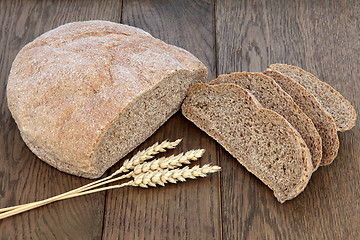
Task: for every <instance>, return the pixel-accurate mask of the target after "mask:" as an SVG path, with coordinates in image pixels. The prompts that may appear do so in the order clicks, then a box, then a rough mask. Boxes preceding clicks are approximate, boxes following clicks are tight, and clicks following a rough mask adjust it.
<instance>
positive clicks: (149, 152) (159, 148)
mask: <svg viewBox="0 0 360 240" xmlns="http://www.w3.org/2000/svg"><path fill="white" fill-rule="evenodd" d="M181 140H182V139H177V140H176V141H174V142H169V141H167V140H165V141H163V142H162V143H160V144H159V143H155V144H154V145H152V146H150V147H148V148H147V149H145V150H143V151H139V152H137V153H136V154H135V155H134V156H133V157H132V158H131V159H128V160H125V161H124V164H123V165H122V166H121V167H120V168H119V169H118V170H117V171H115V172H114V173H113V174H111V175H110V176H108V177H105V178H102V179H99V180H97V181H94V182H91V183H89V184H86V185H84V186H82V187H79V188H76V189H74V190H71V191H68V192H65V193H63V194H60V195H57V196H54V197H52V198H50V199H52V200H56V199H59V200H61V198H62V197H65V196H68V195H71V194H75V193H79V192H82V191H86V190H88V189H92V188H95V187H98V186H100V185H103V184H106V183H107V182H106V181H107V180H109V179H111V178H113V177H114V176H116V175H118V174H120V173H123V172H128V171H130V170H131V169H133V168H134V167H136V166H137V165H138V164H141V163H143V162H144V161H146V160H148V159H151V158H153V156H154V155H156V154H158V153H160V152H166V149H173V148H175V147H176V146H177V145H178V144H179V143H180V142H181ZM129 177H130V176H127V177H125V176H124V177H121V178H116V179H117V180H115V181H118V180H120V179H124V178H129ZM39 202H41V201H39ZM31 204H34V203H26V204H22V205H17V206H13V207H7V208H2V209H0V213H1V212H6V211H10V210H14V209H17V208H19V207H25V206H27V205H31Z"/></svg>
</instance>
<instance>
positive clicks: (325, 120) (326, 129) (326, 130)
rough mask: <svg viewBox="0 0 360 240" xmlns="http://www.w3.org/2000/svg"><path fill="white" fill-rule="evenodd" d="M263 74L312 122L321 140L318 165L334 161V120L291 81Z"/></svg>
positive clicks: (335, 149)
mask: <svg viewBox="0 0 360 240" xmlns="http://www.w3.org/2000/svg"><path fill="white" fill-rule="evenodd" d="M263 73H264V74H265V75H266V76H269V77H272V78H273V79H274V80H275V82H276V83H277V84H279V85H280V87H281V88H282V89H283V90H284V91H285V92H287V93H288V94H289V95H290V96H291V97H292V99H293V100H294V102H295V103H296V104H297V105H298V106H299V107H300V109H301V110H302V111H303V112H304V113H305V114H306V115H307V116H308V117H309V118H310V119H311V120H312V122H313V123H314V125H315V127H316V129H317V131H318V133H319V134H320V137H321V140H322V159H321V163H320V165H322V166H323V165H328V164H330V163H331V162H332V161H333V160H334V159H335V157H336V155H337V152H338V149H339V139H338V136H337V132H336V125H335V122H334V119H333V118H332V117H331V115H330V114H329V113H328V112H327V111H326V110H325V109H324V108H322V107H321V105H320V103H319V102H318V101H317V100H316V98H315V97H314V95H312V94H311V93H310V92H309V91H307V90H306V89H305V88H304V87H303V86H301V85H300V84H299V83H297V82H295V81H294V80H293V79H291V78H289V77H287V76H285V75H283V74H281V73H280V72H277V71H273V70H267V71H265V72H263Z"/></svg>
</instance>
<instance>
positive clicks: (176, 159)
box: [132, 149, 205, 176]
mask: <svg viewBox="0 0 360 240" xmlns="http://www.w3.org/2000/svg"><path fill="white" fill-rule="evenodd" d="M204 152H205V150H204V149H197V150H191V151H188V152H186V153H185V154H184V153H180V154H179V155H176V156H174V155H172V156H170V157H162V158H159V159H156V160H153V161H151V162H145V163H142V164H139V165H137V166H135V168H134V171H133V172H132V173H133V176H136V175H138V174H140V173H146V172H148V171H155V170H161V169H174V168H177V167H180V166H182V165H183V164H190V161H194V160H197V159H199V158H201V157H202V155H203V154H204Z"/></svg>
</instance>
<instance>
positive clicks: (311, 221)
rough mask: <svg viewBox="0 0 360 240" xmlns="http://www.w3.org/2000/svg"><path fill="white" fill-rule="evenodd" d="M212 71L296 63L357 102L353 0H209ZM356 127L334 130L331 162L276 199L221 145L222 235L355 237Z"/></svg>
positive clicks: (359, 158)
mask: <svg viewBox="0 0 360 240" xmlns="http://www.w3.org/2000/svg"><path fill="white" fill-rule="evenodd" d="M215 7H216V14H215V16H216V36H217V40H216V44H217V49H218V52H217V56H218V69H219V73H220V74H221V73H228V72H233V71H263V70H265V69H266V67H267V66H268V65H269V64H270V63H276V62H280V63H288V64H294V65H298V66H300V67H303V68H304V69H307V70H308V71H310V72H312V73H313V74H315V75H317V76H318V77H319V78H320V79H322V80H324V81H325V82H328V83H330V84H331V85H332V86H333V87H335V88H336V89H337V90H339V91H340V92H341V93H342V94H343V95H344V96H345V97H346V98H347V99H348V100H349V101H350V102H351V103H352V104H353V105H354V106H355V109H357V110H358V109H359V107H360V98H359V96H358V91H359V90H360V82H359V80H358V77H359V71H358V63H359V62H358V58H359V56H358V55H359V54H358V49H359V41H358V36H359V34H360V32H359V27H358V26H357V25H356V24H358V21H359V18H358V12H359V7H360V6H359V2H358V1H300V0H299V1H275V0H272V1H260V0H258V1H232V0H227V1H217V3H216V6H215ZM359 134H360V129H359V125H358V124H357V125H356V126H355V127H354V128H353V129H352V130H351V131H348V132H345V133H339V138H340V149H339V154H338V157H337V158H336V159H335V161H334V163H333V164H331V165H330V166H328V167H321V168H320V169H319V170H318V171H317V172H315V173H314V175H313V177H312V179H311V180H310V183H309V185H308V186H307V188H306V189H305V191H304V192H303V193H302V194H300V195H299V196H298V197H297V198H296V199H294V200H291V201H289V202H286V203H285V204H280V203H278V202H276V199H275V198H274V196H273V195H272V192H271V191H270V190H269V189H268V188H267V187H266V186H265V185H264V184H262V183H261V182H260V181H259V180H257V179H256V177H254V176H253V175H251V174H250V173H248V172H247V171H246V170H245V168H243V167H242V166H240V164H238V163H237V162H236V160H235V159H233V158H232V157H231V156H230V155H229V154H228V153H226V152H225V151H222V152H221V154H220V161H221V163H222V167H223V171H222V174H221V176H222V199H223V205H222V209H223V212H222V214H223V238H224V239H264V238H266V239H309V238H314V239H359V237H360V231H359V225H360V201H359V196H360V177H359V174H358V173H359V170H360V165H359V162H360V154H359V151H360V150H359V148H358V146H359V138H358V136H359Z"/></svg>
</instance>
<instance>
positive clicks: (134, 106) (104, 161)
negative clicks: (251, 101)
mask: <svg viewBox="0 0 360 240" xmlns="http://www.w3.org/2000/svg"><path fill="white" fill-rule="evenodd" d="M206 77H207V69H206V67H205V66H204V65H203V64H202V63H201V62H200V61H199V60H198V59H197V58H196V57H194V56H193V55H191V54H190V53H189V52H187V51H185V50H183V49H180V48H178V47H175V46H171V45H168V44H165V43H164V42H162V41H160V40H158V39H155V38H153V37H152V36H151V35H150V34H148V33H146V32H145V31H143V30H140V29H137V28H134V27H130V26H126V25H122V24H116V23H111V22H106V21H87V22H75V23H69V24H65V25H63V26H60V27H58V28H56V29H54V30H52V31H49V32H47V33H45V34H43V35H42V36H40V37H38V38H37V39H35V40H34V41H33V42H31V43H29V44H27V45H26V46H25V47H24V48H23V49H22V50H21V51H20V52H19V54H18V55H17V57H16V59H15V61H14V63H13V66H12V69H11V72H10V76H9V80H8V85H7V98H8V105H9V109H10V111H11V113H12V115H13V117H14V119H15V121H16V123H17V125H18V127H19V129H20V132H21V136H22V138H23V139H24V141H25V143H26V144H27V145H28V147H29V148H30V149H31V150H32V151H33V152H34V153H35V154H36V155H37V156H38V157H39V158H41V159H42V160H43V161H45V162H47V163H48V164H50V165H52V166H54V167H56V168H58V169H59V170H61V171H64V172H67V173H71V174H75V175H78V176H83V177H88V178H96V177H100V176H101V175H102V174H103V173H104V172H105V171H106V170H107V169H108V168H109V167H110V166H112V165H113V164H114V163H115V162H117V161H118V160H120V159H121V158H122V157H124V156H125V155H126V154H127V153H129V152H130V151H131V150H133V149H134V148H136V147H137V146H138V145H139V144H140V143H142V142H143V141H145V140H146V139H147V138H148V137H149V136H150V135H152V134H153V133H154V132H155V131H156V129H158V128H159V127H160V126H161V125H162V124H163V123H164V122H165V121H166V120H167V119H168V118H170V116H171V115H173V114H174V113H175V112H176V111H178V110H179V108H180V105H181V103H182V101H183V99H184V98H185V96H186V93H187V90H188V88H189V87H190V86H191V85H192V84H194V83H196V82H201V81H204V80H205V79H206Z"/></svg>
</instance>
